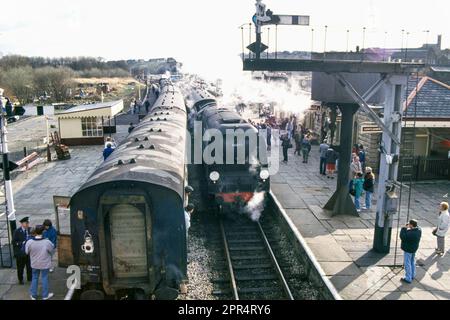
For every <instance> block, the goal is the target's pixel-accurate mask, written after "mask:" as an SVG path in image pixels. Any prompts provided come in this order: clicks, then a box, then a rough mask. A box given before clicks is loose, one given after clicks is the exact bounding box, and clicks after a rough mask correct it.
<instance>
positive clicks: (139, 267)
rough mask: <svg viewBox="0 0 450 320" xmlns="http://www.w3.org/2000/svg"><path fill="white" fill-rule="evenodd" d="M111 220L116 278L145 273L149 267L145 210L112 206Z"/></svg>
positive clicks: (136, 276)
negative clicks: (143, 211)
mask: <svg viewBox="0 0 450 320" xmlns="http://www.w3.org/2000/svg"><path fill="white" fill-rule="evenodd" d="M109 223H110V231H111V256H112V273H113V275H114V278H116V279H120V278H122V279H124V278H141V277H146V276H147V275H148V273H147V270H148V269H147V252H146V251H147V245H146V224H145V216H144V214H143V213H142V212H141V211H140V210H139V209H138V208H136V207H135V206H132V205H129V204H117V205H115V206H114V207H112V208H111V211H110V218H109Z"/></svg>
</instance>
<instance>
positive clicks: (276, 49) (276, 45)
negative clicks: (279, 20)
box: [275, 24, 278, 59]
mask: <svg viewBox="0 0 450 320" xmlns="http://www.w3.org/2000/svg"><path fill="white" fill-rule="evenodd" d="M277 58H278V25H277V24H276V25H275V59H277Z"/></svg>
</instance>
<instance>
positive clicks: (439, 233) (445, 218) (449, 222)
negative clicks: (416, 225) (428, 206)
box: [433, 202, 450, 256]
mask: <svg viewBox="0 0 450 320" xmlns="http://www.w3.org/2000/svg"><path fill="white" fill-rule="evenodd" d="M449 227H450V216H449V213H448V203H447V202H442V203H441V204H440V206H439V220H438V226H437V227H436V228H435V229H434V230H433V234H434V235H435V236H436V237H437V248H436V254H438V255H440V256H442V255H443V254H444V252H445V235H446V234H447V232H448V229H449Z"/></svg>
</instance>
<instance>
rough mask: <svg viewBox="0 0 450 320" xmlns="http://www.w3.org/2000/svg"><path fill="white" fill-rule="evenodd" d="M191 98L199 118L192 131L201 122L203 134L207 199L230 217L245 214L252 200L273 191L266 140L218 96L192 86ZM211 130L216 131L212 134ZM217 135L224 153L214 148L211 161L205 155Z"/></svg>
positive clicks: (195, 117) (195, 114)
mask: <svg viewBox="0 0 450 320" xmlns="http://www.w3.org/2000/svg"><path fill="white" fill-rule="evenodd" d="M190 100H191V101H193V105H192V111H191V114H193V117H194V119H195V120H196V125H195V126H191V130H192V131H194V130H196V127H197V128H198V126H199V125H200V124H201V128H202V133H203V143H202V151H203V156H204V158H203V166H204V171H205V177H206V178H207V197H208V202H209V203H214V204H215V206H216V208H217V209H218V211H219V212H220V213H222V214H224V215H227V216H232V215H234V214H236V213H246V211H248V210H249V204H252V201H256V199H257V198H258V199H263V201H264V198H265V194H266V193H267V192H268V191H269V190H270V174H269V169H268V161H267V154H266V151H267V145H266V141H267V140H266V138H265V137H263V136H260V135H259V133H258V130H257V129H256V128H255V127H254V126H252V125H251V124H249V123H248V122H247V121H245V120H244V119H243V118H242V117H241V116H240V115H239V114H238V113H237V112H235V111H232V110H230V109H227V108H221V107H220V106H218V103H217V101H216V99H215V98H214V97H213V96H212V95H211V94H209V92H207V91H206V90H204V89H202V88H199V87H195V88H193V89H192V91H191V93H190ZM211 130H212V131H211ZM211 132H214V133H215V134H214V135H213V136H211ZM193 135H194V136H195V132H194V133H193ZM218 135H220V136H221V138H222V139H221V140H222V141H223V152H222V154H221V155H220V154H218V153H220V152H219V151H220V150H214V151H212V155H211V159H210V161H208V159H205V154H206V155H207V154H208V153H209V151H210V150H211V149H213V148H212V146H213V145H214V144H215V143H216V142H217V140H218V139H219V137H218ZM205 151H206V152H205ZM216 153H217V154H216ZM261 194H263V195H264V196H263V197H261V196H260V195H261ZM258 201H260V200H258ZM247 213H248V212H247Z"/></svg>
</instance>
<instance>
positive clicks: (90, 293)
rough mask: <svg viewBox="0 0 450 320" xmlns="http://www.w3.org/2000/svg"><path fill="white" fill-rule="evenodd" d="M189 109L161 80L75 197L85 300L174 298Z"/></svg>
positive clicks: (75, 237) (74, 233)
mask: <svg viewBox="0 0 450 320" xmlns="http://www.w3.org/2000/svg"><path fill="white" fill-rule="evenodd" d="M186 119H187V118H186V107H185V104H184V99H183V96H182V94H181V93H180V91H179V90H178V88H176V87H175V86H173V85H172V84H171V82H170V81H169V80H161V94H160V96H159V98H158V99H157V101H156V102H155V104H154V105H153V107H152V108H151V109H150V112H149V114H148V116H147V117H146V118H144V119H143V120H142V121H141V122H140V123H139V125H137V126H136V128H135V129H134V130H133V131H132V132H131V134H130V135H129V136H128V137H127V138H126V139H125V140H124V141H123V142H122V143H121V144H120V145H119V146H118V147H117V149H116V150H115V151H114V152H113V153H112V155H111V156H110V157H109V158H108V159H107V160H106V161H105V162H104V163H103V164H102V165H101V166H100V167H99V168H98V169H97V170H96V171H95V172H94V174H93V175H92V176H91V177H90V178H89V179H88V181H87V182H86V183H85V184H84V185H83V186H82V187H81V188H80V189H79V190H78V192H77V193H76V194H75V195H74V196H73V197H72V199H71V203H70V211H71V212H70V215H71V240H72V251H73V256H74V261H75V264H76V265H78V266H80V268H81V271H82V277H81V282H82V289H83V290H82V293H81V299H98V298H104V297H105V296H116V297H117V296H120V295H121V294H122V293H123V292H126V293H127V295H129V293H130V292H131V293H133V294H134V296H135V297H136V298H144V299H148V298H156V299H175V298H176V297H177V296H178V292H179V286H180V283H181V282H182V281H183V280H184V279H185V278H186V273H187V253H186V251H187V250H186V227H185V219H184V206H183V204H184V196H185V195H184V187H185V184H186V179H187V176H186V165H185V152H186Z"/></svg>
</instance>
